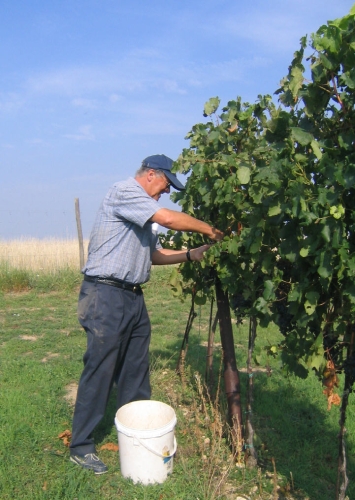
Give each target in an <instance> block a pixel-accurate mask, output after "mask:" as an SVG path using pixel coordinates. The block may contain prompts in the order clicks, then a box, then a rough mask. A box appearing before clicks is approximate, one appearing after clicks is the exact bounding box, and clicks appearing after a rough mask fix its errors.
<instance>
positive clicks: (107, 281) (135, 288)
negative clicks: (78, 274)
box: [84, 274, 142, 293]
mask: <svg viewBox="0 0 355 500" xmlns="http://www.w3.org/2000/svg"><path fill="white" fill-rule="evenodd" d="M84 281H89V282H90V283H103V284H104V285H110V286H115V287H116V288H122V289H123V290H129V291H130V292H134V293H142V288H141V286H140V285H134V284H133V283H127V282H126V281H120V280H117V279H115V278H101V277H100V276H88V275H87V274H84Z"/></svg>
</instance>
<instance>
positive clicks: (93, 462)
mask: <svg viewBox="0 0 355 500" xmlns="http://www.w3.org/2000/svg"><path fill="white" fill-rule="evenodd" d="M70 461H71V462H74V463H75V464H77V465H80V466H81V467H83V469H89V470H92V471H94V473H95V474H105V472H107V467H106V465H105V464H104V463H103V462H101V460H100V459H99V457H98V456H97V455H95V453H88V454H87V455H84V456H81V455H70Z"/></svg>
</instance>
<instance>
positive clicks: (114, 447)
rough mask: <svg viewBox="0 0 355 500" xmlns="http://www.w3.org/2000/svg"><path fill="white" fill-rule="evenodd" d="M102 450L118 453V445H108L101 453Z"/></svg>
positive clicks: (104, 445)
mask: <svg viewBox="0 0 355 500" xmlns="http://www.w3.org/2000/svg"><path fill="white" fill-rule="evenodd" d="M101 450H108V451H118V445H117V444H114V443H106V444H103V445H102V446H101V448H100V451H101Z"/></svg>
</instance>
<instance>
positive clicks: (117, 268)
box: [82, 177, 161, 284]
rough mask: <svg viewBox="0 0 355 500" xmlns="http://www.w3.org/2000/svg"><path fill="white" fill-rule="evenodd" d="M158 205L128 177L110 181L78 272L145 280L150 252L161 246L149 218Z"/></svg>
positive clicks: (130, 279)
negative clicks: (87, 253)
mask: <svg viewBox="0 0 355 500" xmlns="http://www.w3.org/2000/svg"><path fill="white" fill-rule="evenodd" d="M160 208H161V207H160V205H159V204H158V202H157V201H155V200H154V199H153V198H151V197H150V196H149V195H148V194H147V193H146V192H145V190H144V189H143V188H142V186H141V185H140V184H139V183H138V182H137V181H136V180H135V179H133V178H132V177H130V178H129V179H127V180H126V181H121V182H117V183H116V184H114V185H113V186H112V187H111V189H110V190H109V192H108V193H107V195H106V197H105V198H104V200H103V202H102V203H101V206H100V208H99V211H98V213H97V216H96V220H95V223H94V227H93V229H92V232H91V236H90V243H89V255H88V260H87V263H86V265H85V266H84V268H83V270H82V272H83V273H85V274H88V275H89V276H101V277H105V278H108V277H111V278H117V279H120V280H124V281H128V282H130V283H134V284H141V283H145V282H146V281H148V280H149V277H150V268H151V265H152V253H153V252H154V251H155V250H157V249H160V248H161V245H160V243H159V241H158V235H157V232H156V231H154V230H153V227H152V226H153V224H152V223H151V222H149V219H150V218H151V217H152V216H153V215H154V214H155V213H156V212H157V211H158V210H159V209H160Z"/></svg>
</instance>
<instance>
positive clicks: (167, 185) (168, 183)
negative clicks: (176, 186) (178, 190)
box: [165, 177, 171, 189]
mask: <svg viewBox="0 0 355 500" xmlns="http://www.w3.org/2000/svg"><path fill="white" fill-rule="evenodd" d="M165 179H166V186H165V189H170V186H171V182H170V181H169V180H168V179H167V178H166V177H165Z"/></svg>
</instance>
